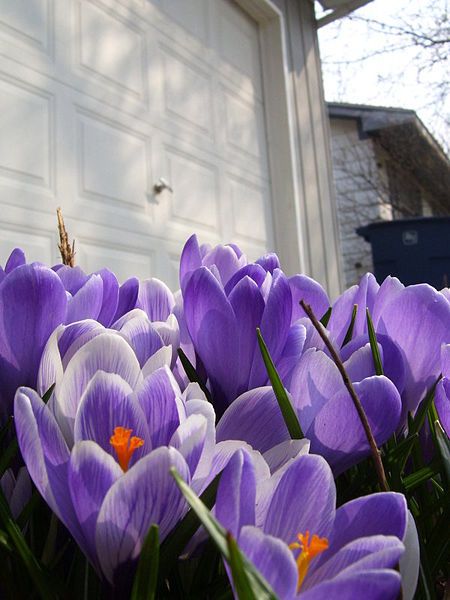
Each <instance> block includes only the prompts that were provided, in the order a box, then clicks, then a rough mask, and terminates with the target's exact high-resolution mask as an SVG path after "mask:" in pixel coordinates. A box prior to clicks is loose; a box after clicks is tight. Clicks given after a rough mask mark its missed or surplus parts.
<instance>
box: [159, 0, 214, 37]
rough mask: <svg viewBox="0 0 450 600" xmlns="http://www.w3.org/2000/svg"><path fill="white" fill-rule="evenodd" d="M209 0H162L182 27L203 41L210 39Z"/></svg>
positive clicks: (166, 8)
mask: <svg viewBox="0 0 450 600" xmlns="http://www.w3.org/2000/svg"><path fill="white" fill-rule="evenodd" d="M209 4H210V2H209V0H190V1H189V2H180V1H179V0H162V1H161V7H162V9H163V10H164V11H165V12H166V13H167V14H168V15H169V16H170V17H172V19H173V20H174V21H175V22H176V23H178V25H180V26H181V27H183V28H184V29H186V30H187V31H188V32H189V33H191V34H192V35H193V36H194V37H195V38H199V39H200V40H201V41H202V42H203V43H205V44H207V43H208V41H209V37H210V36H209V19H208V13H209Z"/></svg>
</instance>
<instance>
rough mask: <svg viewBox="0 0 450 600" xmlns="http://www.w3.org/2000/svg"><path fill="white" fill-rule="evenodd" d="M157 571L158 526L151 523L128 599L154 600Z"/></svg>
mask: <svg viewBox="0 0 450 600" xmlns="http://www.w3.org/2000/svg"><path fill="white" fill-rule="evenodd" d="M158 571H159V527H158V525H151V527H150V529H149V530H148V533H147V536H146V538H145V541H144V544H143V546H142V550H141V556H140V558H139V563H138V566H137V569H136V575H135V577H134V582H133V589H132V590H131V596H130V600H155V598H156V589H157V585H158Z"/></svg>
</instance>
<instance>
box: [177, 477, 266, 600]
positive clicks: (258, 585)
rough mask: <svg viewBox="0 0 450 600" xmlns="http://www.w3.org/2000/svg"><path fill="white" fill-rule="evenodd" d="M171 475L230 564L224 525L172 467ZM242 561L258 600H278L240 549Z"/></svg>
mask: <svg viewBox="0 0 450 600" xmlns="http://www.w3.org/2000/svg"><path fill="white" fill-rule="evenodd" d="M170 471H171V474H172V476H173V478H174V479H175V481H176V483H177V485H178V487H179V488H180V491H181V493H182V494H183V496H184V497H185V499H186V501H187V503H188V504H189V506H190V507H191V509H192V510H193V511H194V512H195V513H196V515H197V517H198V519H199V520H200V522H201V524H202V525H203V527H204V528H205V529H206V531H207V532H208V534H209V536H210V538H211V539H212V541H213V542H214V543H215V545H216V546H217V548H218V550H219V552H220V553H221V554H222V556H223V557H224V558H225V560H226V561H227V562H228V564H230V561H231V557H230V552H229V550H228V544H227V537H226V531H225V529H224V528H223V527H222V525H221V524H220V523H219V522H218V521H217V520H216V519H215V518H214V517H213V516H212V514H211V513H210V512H209V510H208V509H207V508H206V506H205V505H204V504H203V502H202V501H201V500H200V498H199V497H198V496H197V494H196V493H195V492H194V491H193V490H192V489H191V488H190V487H189V486H188V484H187V483H186V482H185V481H184V479H182V477H180V475H179V474H178V472H177V470H176V469H175V468H174V467H172V468H171V470H170ZM237 550H238V552H239V554H240V557H241V560H242V562H243V564H244V567H245V570H246V575H247V578H248V580H249V582H250V585H251V589H252V591H253V592H254V593H255V595H256V598H257V599H258V600H277V597H276V595H275V594H274V592H273V590H272V589H271V588H270V586H269V584H268V583H267V582H266V581H265V579H264V578H263V576H262V575H261V574H260V573H259V572H258V570H257V569H256V568H255V567H254V566H253V565H252V563H251V562H249V561H248V560H247V559H246V558H245V556H243V555H242V554H241V552H240V550H239V549H237Z"/></svg>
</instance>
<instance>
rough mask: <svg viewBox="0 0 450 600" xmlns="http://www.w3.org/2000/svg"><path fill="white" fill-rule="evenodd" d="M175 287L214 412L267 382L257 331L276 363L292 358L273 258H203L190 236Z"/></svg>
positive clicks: (233, 251) (225, 251)
mask: <svg viewBox="0 0 450 600" xmlns="http://www.w3.org/2000/svg"><path fill="white" fill-rule="evenodd" d="M180 283H181V290H182V294H183V303H184V318H185V321H186V325H187V329H188V331H189V334H190V337H191V339H192V342H193V345H194V348H195V352H196V353H197V355H198V357H199V358H200V361H201V364H202V366H203V367H204V369H205V371H206V373H207V376H208V379H209V383H210V386H211V389H212V392H213V398H214V402H215V406H216V410H218V412H219V414H220V413H222V412H223V411H224V410H225V408H226V407H227V405H228V404H230V403H231V402H232V401H233V400H234V399H235V398H236V397H237V396H238V395H239V394H241V393H242V392H245V391H246V390H248V389H251V388H254V387H257V386H259V385H263V384H265V383H266V382H267V373H266V370H265V367H264V363H263V361H262V358H261V355H260V352H259V348H258V344H257V339H256V328H257V327H260V328H261V332H262V335H263V337H264V339H265V341H266V343H267V346H268V348H269V350H270V352H271V355H272V357H273V359H274V361H275V362H276V363H278V362H279V361H280V360H281V359H282V357H283V356H284V357H291V356H292V352H291V351H290V349H289V348H286V344H287V343H295V342H296V340H295V339H289V341H288V334H289V331H290V327H291V317H292V295H291V290H290V287H289V282H288V279H287V277H286V276H285V275H284V273H283V272H282V271H281V270H280V269H279V263H278V259H277V258H276V256H275V255H268V256H266V257H263V258H261V259H260V260H259V261H257V262H256V263H251V264H244V265H242V255H239V252H238V250H237V248H236V247H235V246H218V247H216V248H214V249H212V250H210V251H209V252H207V253H206V254H204V253H202V249H201V248H200V247H199V246H198V243H197V240H196V238H195V236H193V237H191V238H190V239H189V240H188V242H187V243H186V245H185V247H184V250H183V254H182V257H181V263H180ZM303 337H304V336H303Z"/></svg>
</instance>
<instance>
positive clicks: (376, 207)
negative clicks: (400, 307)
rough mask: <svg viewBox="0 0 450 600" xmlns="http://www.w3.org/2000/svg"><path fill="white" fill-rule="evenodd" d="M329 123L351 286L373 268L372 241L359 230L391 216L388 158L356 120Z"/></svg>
mask: <svg viewBox="0 0 450 600" xmlns="http://www.w3.org/2000/svg"><path fill="white" fill-rule="evenodd" d="M330 125H331V136H332V144H331V146H332V157H333V176H334V184H335V187H336V206H337V212H338V223H339V238H340V252H341V255H342V260H343V268H344V281H345V285H346V286H350V285H353V284H355V283H357V282H358V280H359V278H360V277H361V275H363V274H364V273H366V272H367V271H371V270H372V269H373V263H372V254H371V247H370V244H369V243H367V242H366V241H364V239H363V238H362V237H360V236H359V235H358V234H357V233H356V229H357V228H358V227H361V226H364V225H368V224H369V223H372V222H374V221H379V220H390V219H392V208H391V205H390V202H389V185H388V179H387V168H386V162H385V158H386V157H385V156H384V155H383V152H382V151H381V150H380V149H379V148H377V147H376V145H375V144H374V141H373V139H371V138H365V139H361V138H360V135H359V132H358V123H357V121H356V120H354V119H331V120H330Z"/></svg>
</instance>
